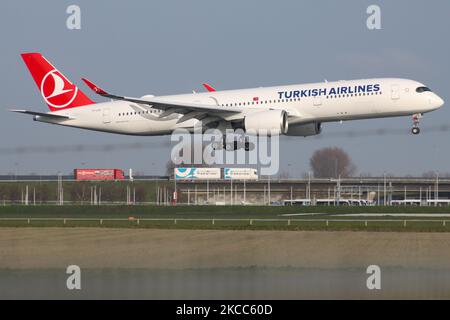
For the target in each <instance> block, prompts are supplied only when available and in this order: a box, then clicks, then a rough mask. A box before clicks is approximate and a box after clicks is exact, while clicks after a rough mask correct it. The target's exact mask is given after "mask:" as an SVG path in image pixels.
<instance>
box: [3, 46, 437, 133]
mask: <svg viewBox="0 0 450 320" xmlns="http://www.w3.org/2000/svg"><path fill="white" fill-rule="evenodd" d="M22 58H23V60H24V62H25V64H26V65H27V67H28V69H29V71H30V73H31V75H32V76H33V78H34V81H35V82H36V85H37V86H38V88H39V90H40V92H41V94H42V97H43V98H44V100H45V102H46V103H47V105H48V107H49V109H50V112H48V113H45V112H35V111H27V110H11V111H14V112H20V113H26V114H31V115H33V116H34V120H35V121H41V122H46V123H52V124H59V125H63V126H70V127H76V128H82V129H89V130H97V131H104V132H111V133H119V134H127V135H140V136H154V135H167V134H171V133H172V132H173V131H174V130H176V129H177V128H187V129H189V130H192V129H193V128H194V127H195V126H196V125H198V124H199V123H201V125H202V126H203V129H205V130H206V129H209V128H217V129H220V130H223V132H225V130H226V129H238V128H241V129H243V130H245V131H252V132H256V133H262V132H271V133H272V134H280V135H289V136H303V137H306V136H311V135H316V134H319V133H320V132H321V124H322V123H323V122H332V121H347V120H356V119H369V118H383V117H397V116H411V115H412V116H413V128H412V133H413V134H419V132H420V129H419V126H418V125H419V119H420V118H421V116H422V114H424V113H426V112H430V111H433V110H436V109H438V108H440V107H441V106H442V105H443V104H444V101H443V100H442V99H441V98H440V97H439V96H438V95H436V94H435V93H433V92H432V91H431V90H430V89H429V88H428V87H426V86H425V85H424V84H422V83H420V82H417V81H413V80H407V79H395V78H381V79H363V80H352V81H337V82H324V83H312V84H298V85H288V86H279V87H268V88H255V89H243V90H226V91H216V90H214V88H212V87H211V86H209V85H206V84H205V88H206V89H208V92H204V93H191V94H182V95H171V96H159V97H155V96H153V95H145V96H143V97H140V98H132V97H126V96H119V95H115V94H110V93H108V92H106V91H105V90H103V89H101V88H99V87H98V86H96V85H95V84H93V83H92V82H90V81H89V80H87V79H83V81H84V82H85V83H86V84H87V85H88V87H89V88H91V89H92V90H93V91H94V92H96V93H97V94H99V95H101V96H104V97H107V98H111V99H113V100H115V101H112V102H111V101H110V102H102V103H95V102H93V101H92V100H91V99H89V98H88V97H87V96H86V95H85V94H84V93H83V92H82V91H81V90H80V89H79V88H77V87H76V86H75V85H74V84H73V83H72V82H70V81H69V80H68V79H67V78H66V77H65V76H64V75H63V74H62V73H61V72H59V71H58V70H57V69H56V68H55V67H54V66H52V64H51V63H50V62H49V61H48V60H46V59H45V58H44V57H43V56H42V55H41V54H39V53H24V54H22Z"/></svg>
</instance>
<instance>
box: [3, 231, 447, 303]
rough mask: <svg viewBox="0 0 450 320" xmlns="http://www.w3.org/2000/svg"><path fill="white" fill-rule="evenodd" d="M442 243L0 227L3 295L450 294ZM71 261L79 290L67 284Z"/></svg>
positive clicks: (355, 236) (415, 237)
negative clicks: (374, 273) (374, 274)
mask: <svg viewBox="0 0 450 320" xmlns="http://www.w3.org/2000/svg"><path fill="white" fill-rule="evenodd" d="M449 246H450V234H448V233H409V232H408V233H395V232H388V233H383V232H375V233H372V232H309V231H301V232H300V231H217V230H153V229H150V230H148V229H96V228H85V229H82V228H73V229H71V228H35V229H33V228H11V229H8V228H2V229H0V258H1V259H0V288H1V289H0V298H17V297H28V298H36V297H39V298H51V297H55V296H57V297H63V298H100V297H103V298H152V299H153V298H155V299H157V298H179V299H183V298H189V299H190V298H192V299H197V298H208V297H210V298H218V299H220V298H230V299H232V298H234V299H241V298H242V299H248V298H261V299H270V298H271V299H274V298H285V299H297V298H306V299H307V298H404V297H406V298H413V299H414V298H423V297H424V295H425V296H427V297H429V296H432V297H435V298H450V272H449V271H450V253H449V251H448V248H449ZM72 264H76V265H79V266H80V267H81V269H82V272H83V284H84V285H83V290H81V291H80V292H69V291H68V290H67V289H66V288H65V280H66V277H67V275H66V273H65V269H66V267H67V266H68V265H72ZM369 265H378V266H380V268H381V270H382V279H383V280H382V284H383V286H382V290H381V291H377V292H374V291H369V290H368V289H367V287H366V279H367V277H368V275H367V274H366V268H367V267H368V266H369ZM31 284H33V285H31ZM30 288H32V289H30Z"/></svg>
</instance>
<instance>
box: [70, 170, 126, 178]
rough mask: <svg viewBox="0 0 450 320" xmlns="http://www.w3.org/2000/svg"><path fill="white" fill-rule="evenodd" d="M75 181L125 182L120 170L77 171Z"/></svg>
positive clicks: (75, 171)
mask: <svg viewBox="0 0 450 320" xmlns="http://www.w3.org/2000/svg"><path fill="white" fill-rule="evenodd" d="M74 177H75V180H125V176H124V174H123V171H122V170H120V169H75V170H74Z"/></svg>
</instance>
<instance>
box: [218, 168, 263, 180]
mask: <svg viewBox="0 0 450 320" xmlns="http://www.w3.org/2000/svg"><path fill="white" fill-rule="evenodd" d="M223 178H224V179H225V180H258V170H256V169H252V168H225V169H223Z"/></svg>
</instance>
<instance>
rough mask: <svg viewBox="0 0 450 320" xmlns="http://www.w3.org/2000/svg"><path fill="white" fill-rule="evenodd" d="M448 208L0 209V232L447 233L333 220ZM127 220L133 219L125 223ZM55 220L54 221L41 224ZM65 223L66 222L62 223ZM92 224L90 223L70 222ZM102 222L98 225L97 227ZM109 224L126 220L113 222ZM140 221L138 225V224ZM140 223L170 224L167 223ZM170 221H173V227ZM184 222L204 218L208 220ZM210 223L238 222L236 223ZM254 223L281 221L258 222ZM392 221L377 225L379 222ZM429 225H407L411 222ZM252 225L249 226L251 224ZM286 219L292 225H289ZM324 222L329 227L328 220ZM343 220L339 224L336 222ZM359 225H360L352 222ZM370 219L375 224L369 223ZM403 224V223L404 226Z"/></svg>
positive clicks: (435, 225)
mask: <svg viewBox="0 0 450 320" xmlns="http://www.w3.org/2000/svg"><path fill="white" fill-rule="evenodd" d="M448 212H450V208H447V207H295V206H294V207H291V206H287V207H256V206H246V207H243V206H169V207H161V206H110V205H108V206H0V218H11V219H28V218H31V221H30V223H28V220H1V219H0V227H68V228H69V227H104V228H164V229H212V230H218V229H220V230H244V229H245V230H324V231H326V230H354V231H359V230H367V231H424V232H425V231H427V232H430V231H434V232H448V231H450V221H449V222H447V224H446V226H443V224H442V220H443V219H444V218H433V217H430V218H414V217H389V218H385V217H379V218H373V217H370V218H367V220H369V222H368V225H367V226H366V225H365V221H366V218H364V217H345V216H343V217H336V216H331V215H330V214H336V213H340V214H345V213H448ZM297 213H305V214H307V213H321V214H320V215H306V216H290V217H287V216H282V215H283V214H297ZM129 217H134V218H135V219H130V220H128V218H129ZM39 218H58V220H50V221H45V220H39ZM64 218H65V219H66V221H65V223H64ZM70 219H94V220H92V221H91V220H70ZM100 219H103V220H102V223H100ZM108 219H125V220H124V221H114V220H108ZM137 219H139V224H138V222H137ZM142 219H172V220H168V221H163V220H157V221H155V220H151V221H148V220H147V221H146V220H142ZM173 219H177V222H176V223H175V222H174V220H173ZM183 219H208V220H207V221H198V220H195V221H193V220H190V221H189V220H183ZM211 219H242V220H239V221H237V220H235V221H221V220H214V224H212V221H211ZM254 219H281V220H282V221H257V220H254ZM386 219H388V220H393V221H388V222H386V221H381V220H386ZM420 219H422V220H432V221H417V222H416V221H411V220H420ZM250 220H252V224H250ZM288 220H290V223H289V224H288ZM324 220H328V225H327V224H326V221H324ZM337 220H342V221H337ZM351 220H362V221H351ZM371 220H374V221H371ZM404 220H406V221H407V224H406V227H405V226H404Z"/></svg>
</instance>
